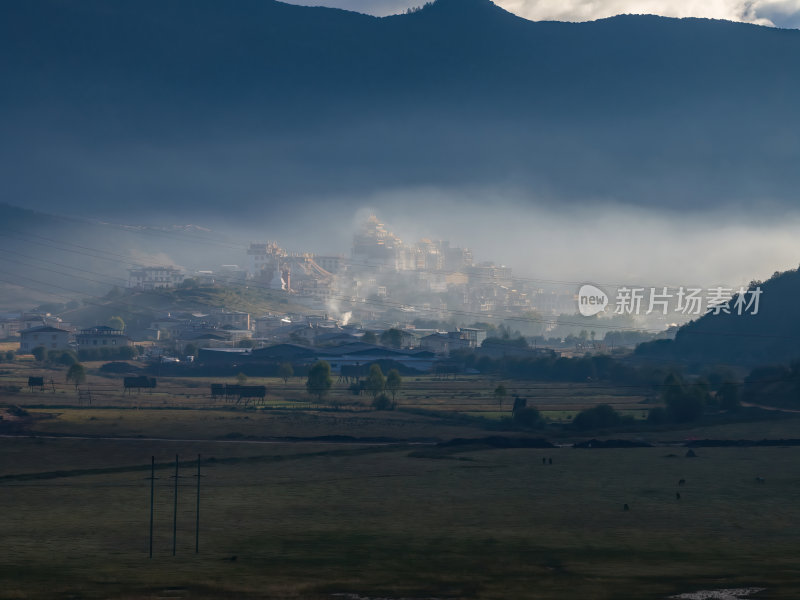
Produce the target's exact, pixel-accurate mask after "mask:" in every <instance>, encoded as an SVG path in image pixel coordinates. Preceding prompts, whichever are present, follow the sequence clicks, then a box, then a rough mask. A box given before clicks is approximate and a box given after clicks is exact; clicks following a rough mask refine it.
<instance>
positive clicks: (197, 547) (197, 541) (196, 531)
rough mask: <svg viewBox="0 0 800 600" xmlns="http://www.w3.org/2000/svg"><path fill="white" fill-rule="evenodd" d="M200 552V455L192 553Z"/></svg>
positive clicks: (198, 456)
mask: <svg viewBox="0 0 800 600" xmlns="http://www.w3.org/2000/svg"><path fill="white" fill-rule="evenodd" d="M199 552H200V455H199V454H198V455H197V508H196V510H195V524H194V553H195V554H198V553H199Z"/></svg>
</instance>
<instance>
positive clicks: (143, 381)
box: [123, 375, 156, 393]
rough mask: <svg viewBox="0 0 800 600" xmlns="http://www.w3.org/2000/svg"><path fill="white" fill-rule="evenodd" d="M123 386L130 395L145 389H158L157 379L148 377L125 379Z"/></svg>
mask: <svg viewBox="0 0 800 600" xmlns="http://www.w3.org/2000/svg"><path fill="white" fill-rule="evenodd" d="M123 385H124V386H125V391H126V392H128V393H130V391H131V390H136V392H137V393H138V392H140V391H141V390H142V389H143V388H144V389H150V390H152V389H153V388H155V387H156V378H155V377H147V376H145V375H142V376H141V377H125V379H124V380H123Z"/></svg>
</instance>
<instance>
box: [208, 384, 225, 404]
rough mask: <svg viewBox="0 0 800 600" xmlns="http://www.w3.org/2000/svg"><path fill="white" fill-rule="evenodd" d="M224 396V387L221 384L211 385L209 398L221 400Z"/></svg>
mask: <svg viewBox="0 0 800 600" xmlns="http://www.w3.org/2000/svg"><path fill="white" fill-rule="evenodd" d="M224 395H225V385H224V384H222V383H212V384H211V397H212V398H214V400H216V399H217V398H221V397H223V396H224Z"/></svg>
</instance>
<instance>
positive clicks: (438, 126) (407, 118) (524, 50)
mask: <svg viewBox="0 0 800 600" xmlns="http://www.w3.org/2000/svg"><path fill="white" fill-rule="evenodd" d="M0 55H2V56H3V57H4V60H3V61H2V62H0V77H2V81H3V89H4V91H3V94H2V97H0V108H1V109H2V110H0V129H1V130H2V131H3V132H4V135H3V136H1V137H0V165H1V166H0V174H1V175H2V178H3V182H4V186H3V188H4V193H3V196H2V198H0V200H3V201H6V202H9V203H12V204H16V205H28V204H30V203H32V204H33V205H34V206H37V207H40V208H46V209H50V210H53V211H55V212H60V213H69V212H71V211H77V212H83V213H84V214H91V213H99V214H111V213H124V212H129V213H130V212H140V211H141V210H142V209H148V210H149V209H152V210H155V209H158V210H167V209H172V210H174V211H175V212H184V213H185V212H186V211H193V212H197V211H201V210H207V211H212V212H217V213H228V214H230V213H231V209H240V210H243V211H244V210H250V211H257V210H264V211H266V210H267V209H269V211H271V212H272V214H277V211H279V210H283V209H284V208H285V206H284V204H282V201H292V202H293V205H292V206H293V209H294V210H301V211H302V210H305V209H306V208H307V207H308V206H309V205H308V203H307V200H306V199H307V198H309V197H314V196H327V195H331V194H334V195H337V196H340V197H352V196H354V195H357V194H360V193H369V192H373V191H375V190H382V189H385V188H398V187H407V186H409V187H414V186H425V185H436V186H439V185H441V186H519V187H522V188H524V189H527V190H529V191H530V192H531V194H532V195H535V194H543V195H545V196H552V197H555V198H558V199H566V200H570V199H594V198H614V199H619V200H622V201H624V202H627V203H636V204H643V205H648V206H650V205H655V206H667V207H670V208H674V207H678V208H685V207H697V206H705V207H708V206H721V205H725V206H729V205H731V204H745V205H747V204H748V203H753V202H757V201H762V200H764V199H769V200H770V201H772V202H773V203H774V204H775V205H777V206H784V207H785V206H787V205H793V204H794V202H795V198H796V194H795V193H794V191H795V190H796V189H797V187H798V184H800V170H798V169H797V168H796V164H797V157H798V156H800V133H798V132H800V127H798V125H800V123H799V122H798V120H799V119H800V117H798V112H797V110H796V107H797V106H798V105H800V78H798V77H797V76H796V74H797V73H798V72H800V32H798V31H794V30H779V29H772V28H764V27H758V26H752V25H746V24H737V23H731V22H724V21H712V20H703V19H682V20H678V19H668V18H660V17H652V16H621V17H616V18H612V19H606V20H601V21H596V22H591V23H557V22H530V21H526V20H524V19H521V18H518V17H516V16H514V15H512V14H510V13H508V12H506V11H504V10H502V9H500V8H498V7H497V6H495V5H494V4H492V3H491V2H489V1H488V0H438V1H437V2H435V3H433V4H432V5H429V6H426V7H425V8H424V9H422V10H420V11H418V12H415V13H413V14H408V15H398V16H393V17H386V18H382V19H380V18H375V17H370V16H365V15H361V14H357V13H352V12H347V11H341V10H334V9H325V8H308V7H301V6H292V5H286V4H281V3H280V2H275V1H273V0H238V1H237V2H235V3H227V2H222V1H221V0H139V1H137V2H125V1H122V0H81V1H77V0H8V1H6V2H4V3H2V7H0ZM347 202H348V201H347V200H339V201H337V206H341V205H342V204H344V205H346V204H347ZM286 210H288V209H286Z"/></svg>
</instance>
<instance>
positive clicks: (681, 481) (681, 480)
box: [678, 479, 686, 486]
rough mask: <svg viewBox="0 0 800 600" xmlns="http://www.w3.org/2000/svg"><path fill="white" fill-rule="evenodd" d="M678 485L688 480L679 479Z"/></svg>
mask: <svg viewBox="0 0 800 600" xmlns="http://www.w3.org/2000/svg"><path fill="white" fill-rule="evenodd" d="M678 485H680V486H684V485H686V480H685V479H679V480H678Z"/></svg>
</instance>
